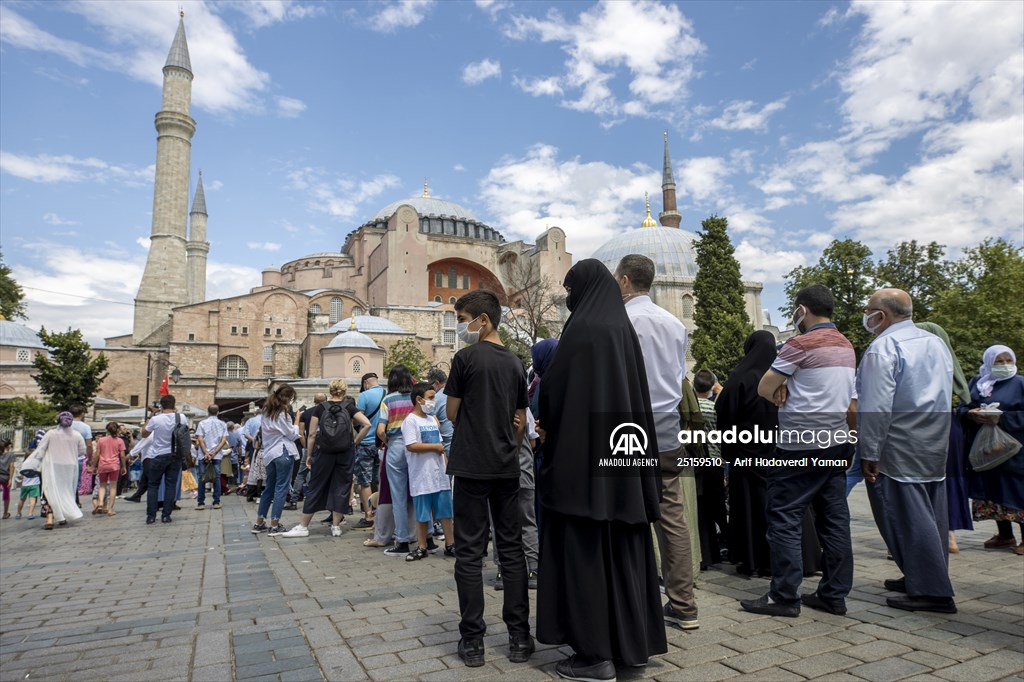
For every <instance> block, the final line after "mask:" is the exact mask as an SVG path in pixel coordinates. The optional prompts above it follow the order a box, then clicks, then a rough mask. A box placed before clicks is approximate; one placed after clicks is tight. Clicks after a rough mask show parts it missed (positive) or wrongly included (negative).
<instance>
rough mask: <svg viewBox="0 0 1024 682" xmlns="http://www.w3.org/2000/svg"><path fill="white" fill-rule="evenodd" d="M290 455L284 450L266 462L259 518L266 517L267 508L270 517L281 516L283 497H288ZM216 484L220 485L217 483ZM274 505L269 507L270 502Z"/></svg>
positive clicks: (278, 517) (258, 511) (277, 518)
mask: <svg viewBox="0 0 1024 682" xmlns="http://www.w3.org/2000/svg"><path fill="white" fill-rule="evenodd" d="M293 461H294V460H293V459H292V456H291V455H290V454H288V452H287V451H285V452H284V453H283V454H281V455H278V456H277V457H275V458H274V459H273V460H272V461H271V462H269V463H268V464H267V480H266V481H265V482H264V487H263V494H262V495H261V496H260V506H259V509H258V510H257V513H256V516H258V517H259V518H261V519H266V518H267V510H270V519H271V520H272V521H278V520H280V518H281V510H282V509H283V508H284V502H285V499H286V498H287V497H288V488H289V487H290V486H291V483H292V462H293ZM218 485H220V484H219V483H218ZM271 501H273V503H274V507H273V508H272V509H271V507H270V503H271Z"/></svg>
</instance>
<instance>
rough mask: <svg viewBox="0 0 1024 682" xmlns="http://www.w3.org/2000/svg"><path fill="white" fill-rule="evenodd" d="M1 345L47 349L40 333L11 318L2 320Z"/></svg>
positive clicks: (0, 321)
mask: <svg viewBox="0 0 1024 682" xmlns="http://www.w3.org/2000/svg"><path fill="white" fill-rule="evenodd" d="M0 346H14V347H16V348H39V349H42V350H46V346H44V345H43V342H42V341H40V340H39V335H38V334H36V333H35V332H34V331H32V330H31V329H29V328H28V327H26V326H25V325H23V324H18V323H17V322H11V321H10V320H0Z"/></svg>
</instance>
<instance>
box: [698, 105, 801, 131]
mask: <svg viewBox="0 0 1024 682" xmlns="http://www.w3.org/2000/svg"><path fill="white" fill-rule="evenodd" d="M787 99H788V98H786V97H783V98H782V99H777V100H775V101H774V102H769V103H768V104H766V105H764V106H763V107H761V109H760V110H758V109H757V108H756V107H757V104H756V103H755V102H752V101H750V100H745V101H742V102H740V101H736V102H732V103H730V104H729V105H728V106H726V107H725V109H724V110H723V111H722V114H721V115H720V116H719V117H718V118H715V119H712V120H711V121H710V123H709V124H708V125H710V126H711V127H713V128H721V129H722V130H764V129H765V127H766V126H767V125H768V119H769V117H771V115H772V114H774V113H775V112H777V111H782V110H783V109H785V108H786V100H787Z"/></svg>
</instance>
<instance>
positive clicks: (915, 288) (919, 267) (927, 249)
mask: <svg viewBox="0 0 1024 682" xmlns="http://www.w3.org/2000/svg"><path fill="white" fill-rule="evenodd" d="M945 254H946V247H945V246H943V245H941V244H939V243H937V242H931V243H930V244H928V245H925V246H922V245H919V244H918V243H917V240H911V241H909V242H900V243H899V244H897V245H896V248H895V249H890V250H889V252H888V253H887V254H886V259H885V260H884V261H882V262H881V263H879V264H878V268H877V270H876V272H875V278H876V280H877V285H878V287H879V288H881V287H896V288H897V289H903V290H904V291H906V292H907V293H908V294H910V297H911V298H912V299H913V301H914V320H915V321H917V322H925V321H927V320H928V319H929V318H930V317H931V314H932V311H933V310H934V309H935V299H936V297H937V296H938V295H939V294H941V293H942V292H943V291H945V290H946V289H948V288H949V285H950V263H949V262H948V261H947V260H946V258H945Z"/></svg>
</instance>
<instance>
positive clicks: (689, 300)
mask: <svg viewBox="0 0 1024 682" xmlns="http://www.w3.org/2000/svg"><path fill="white" fill-rule="evenodd" d="M683 317H689V318H692V317H693V296H690V295H689V294H683Z"/></svg>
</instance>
